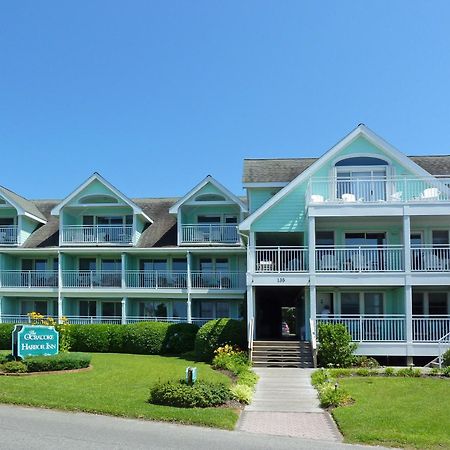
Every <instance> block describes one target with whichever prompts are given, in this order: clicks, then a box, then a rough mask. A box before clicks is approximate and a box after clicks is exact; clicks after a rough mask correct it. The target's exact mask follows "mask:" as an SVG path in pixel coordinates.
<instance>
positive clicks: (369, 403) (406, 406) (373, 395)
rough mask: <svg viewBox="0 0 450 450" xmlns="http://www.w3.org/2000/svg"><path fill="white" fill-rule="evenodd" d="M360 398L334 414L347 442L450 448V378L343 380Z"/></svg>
mask: <svg viewBox="0 0 450 450" xmlns="http://www.w3.org/2000/svg"><path fill="white" fill-rule="evenodd" d="M339 384H340V385H341V386H343V387H344V388H345V389H346V390H347V391H348V392H349V393H350V395H351V396H352V397H353V398H354V399H355V403H354V404H353V405H350V406H345V407H339V408H336V409H335V410H334V411H333V416H334V418H335V420H336V421H337V423H338V426H339V428H340V430H341V431H342V433H343V435H344V437H345V441H346V442H353V443H356V442H359V443H367V444H374V445H385V446H396V447H406V448H420V449H425V448H434V449H444V448H448V449H450V380H448V379H435V378H385V377H380V378H376V377H370V378H362V377H354V378H342V379H340V380H339Z"/></svg>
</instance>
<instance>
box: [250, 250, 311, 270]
mask: <svg viewBox="0 0 450 450" xmlns="http://www.w3.org/2000/svg"><path fill="white" fill-rule="evenodd" d="M254 255H255V257H254V261H255V268H254V270H255V272H258V273H259V272H276V273H280V272H307V271H308V250H307V249H306V248H305V247H256V248H255V249H254Z"/></svg>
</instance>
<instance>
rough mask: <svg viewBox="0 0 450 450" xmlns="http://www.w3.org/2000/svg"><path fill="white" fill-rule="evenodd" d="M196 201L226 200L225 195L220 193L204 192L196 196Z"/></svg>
mask: <svg viewBox="0 0 450 450" xmlns="http://www.w3.org/2000/svg"><path fill="white" fill-rule="evenodd" d="M195 201H196V202H224V201H226V199H225V197H223V196H222V195H218V194H202V195H198V196H197V197H195Z"/></svg>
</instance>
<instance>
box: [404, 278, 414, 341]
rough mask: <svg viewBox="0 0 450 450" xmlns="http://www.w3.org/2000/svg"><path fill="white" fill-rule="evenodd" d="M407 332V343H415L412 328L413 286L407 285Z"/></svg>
mask: <svg viewBox="0 0 450 450" xmlns="http://www.w3.org/2000/svg"><path fill="white" fill-rule="evenodd" d="M405 332H406V343H407V344H412V342H413V328H412V286H411V285H410V284H407V285H406V286H405Z"/></svg>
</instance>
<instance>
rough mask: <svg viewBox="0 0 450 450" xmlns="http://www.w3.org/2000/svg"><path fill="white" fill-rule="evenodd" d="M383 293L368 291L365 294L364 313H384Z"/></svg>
mask: <svg viewBox="0 0 450 450" xmlns="http://www.w3.org/2000/svg"><path fill="white" fill-rule="evenodd" d="M383 309H384V308H383V294H380V293H375V292H366V293H365V294H364V314H383Z"/></svg>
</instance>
